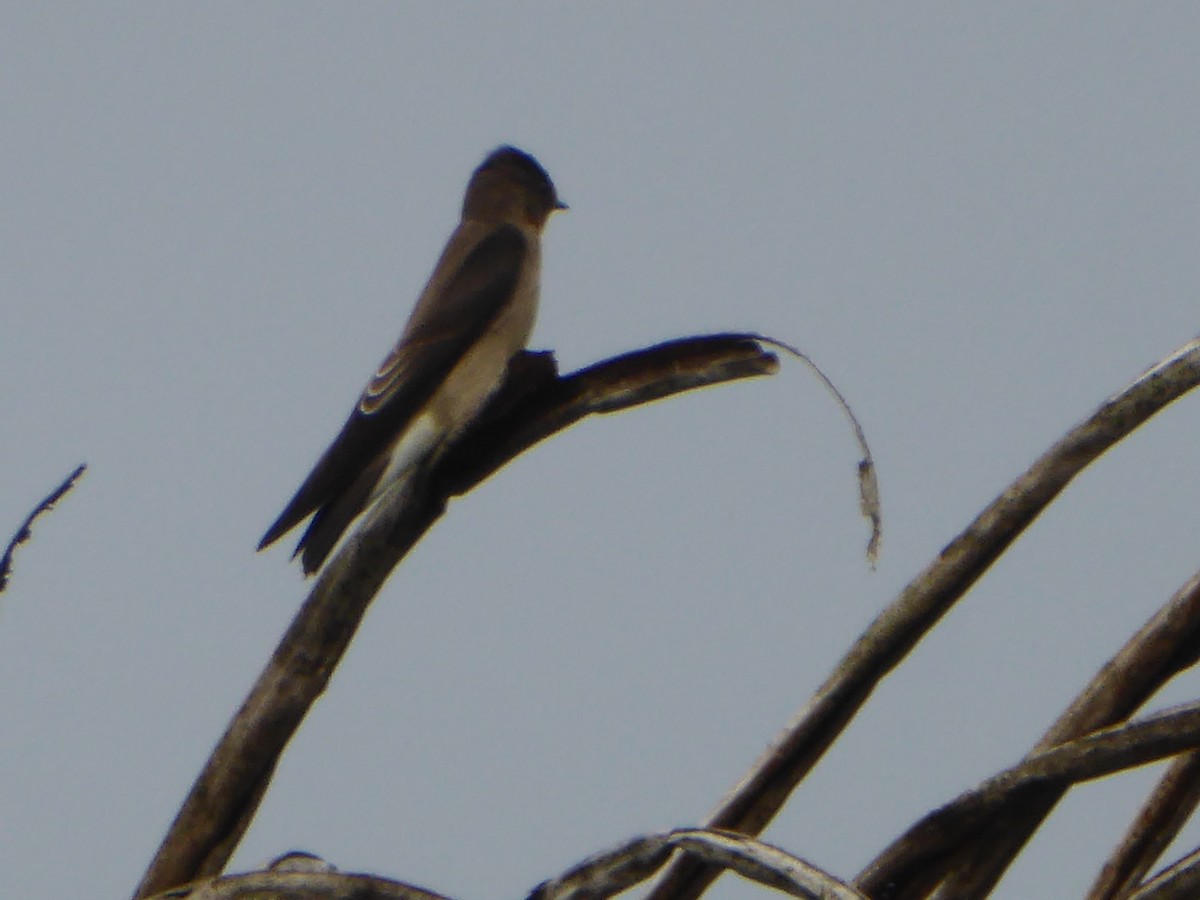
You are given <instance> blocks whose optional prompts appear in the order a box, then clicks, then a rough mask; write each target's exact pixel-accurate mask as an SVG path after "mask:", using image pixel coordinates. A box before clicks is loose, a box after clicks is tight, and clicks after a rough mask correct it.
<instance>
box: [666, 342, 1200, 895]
mask: <svg viewBox="0 0 1200 900" xmlns="http://www.w3.org/2000/svg"><path fill="white" fill-rule="evenodd" d="M1197 384H1200V340H1193V341H1190V342H1188V343H1187V344H1185V345H1184V346H1183V347H1181V348H1179V349H1178V350H1177V351H1175V352H1174V353H1172V354H1171V355H1170V356H1169V357H1167V358H1166V359H1164V360H1163V361H1162V362H1160V363H1159V364H1158V365H1156V366H1154V367H1153V368H1152V369H1150V370H1148V371H1147V372H1145V373H1143V374H1142V375H1141V376H1140V377H1139V378H1138V379H1137V380H1136V381H1134V382H1133V384H1131V385H1129V386H1128V387H1127V388H1125V389H1124V390H1123V391H1121V392H1119V393H1117V394H1115V395H1114V396H1112V397H1110V398H1109V399H1108V400H1106V401H1105V402H1104V403H1103V404H1102V405H1101V406H1100V408H1099V409H1097V410H1096V412H1094V413H1093V414H1092V415H1091V416H1090V417H1088V418H1087V419H1086V420H1085V421H1083V422H1081V423H1080V424H1079V425H1076V426H1075V427H1074V428H1072V429H1071V430H1070V431H1068V432H1067V433H1066V434H1065V435H1064V436H1063V437H1062V439H1061V440H1059V441H1058V442H1057V443H1056V444H1054V445H1053V446H1052V447H1051V448H1050V449H1049V450H1047V451H1046V452H1045V453H1044V454H1042V456H1041V457H1039V458H1038V459H1037V460H1036V461H1035V462H1034V463H1033V465H1031V466H1030V467H1029V468H1028V469H1027V470H1026V471H1025V472H1024V473H1023V474H1022V475H1021V476H1020V477H1018V478H1017V479H1016V480H1015V481H1014V482H1013V483H1012V484H1010V485H1009V486H1008V487H1007V488H1006V489H1005V490H1004V491H1003V492H1002V493H1001V494H1000V496H998V497H997V498H996V499H995V500H993V501H992V502H991V503H990V504H989V505H988V506H987V507H986V508H985V509H984V510H983V512H981V513H980V514H979V516H978V517H977V518H976V519H975V520H974V521H973V522H972V523H971V524H970V525H968V526H967V528H966V530H964V531H963V532H962V533H961V534H959V535H958V537H956V538H955V539H954V540H953V541H951V542H950V543H949V544H948V545H947V546H946V547H945V549H943V550H942V551H941V553H939V554H938V556H937V557H936V558H935V559H934V560H933V561H932V562H930V563H929V564H928V565H927V566H926V567H925V569H924V570H923V571H922V572H921V573H920V574H918V575H917V576H916V578H914V579H913V580H912V581H911V582H909V583H908V585H907V586H906V587H905V588H904V589H903V590H902V591H901V592H900V595H899V596H898V597H897V598H896V599H895V600H894V601H892V603H891V604H890V605H889V606H888V607H887V608H886V609H885V610H884V611H883V612H882V613H880V615H879V616H878V617H877V618H876V619H875V621H874V622H872V623H871V625H870V626H869V627H868V628H867V630H866V631H865V632H863V634H862V635H861V636H860V637H859V638H858V640H857V641H855V643H854V645H853V646H852V647H851V648H850V650H849V651H848V652H847V653H846V655H845V656H844V657H843V658H842V660H841V662H839V663H838V665H837V667H836V668H835V669H834V671H833V673H832V674H831V675H830V676H829V678H827V679H826V681H825V683H824V684H823V685H821V687H820V688H819V689H818V690H817V692H816V694H814V695H813V697H812V698H811V699H810V700H809V701H808V704H807V705H806V706H805V707H804V709H802V710H801V711H800V712H799V713H798V714H797V715H796V717H795V718H794V719H793V720H792V721H791V722H790V723H788V725H787V726H786V728H785V730H784V733H783V734H782V735H781V736H780V737H779V738H778V739H777V740H776V741H775V743H774V744H773V745H772V746H771V747H770V748H769V749H768V750H767V752H766V753H765V754H764V755H763V757H762V758H761V759H760V760H759V761H758V762H757V763H755V765H754V766H753V767H752V768H751V769H750V771H749V772H747V773H746V775H744V776H743V778H742V780H741V781H740V782H739V783H738V784H737V785H736V786H735V787H734V788H733V789H732V790H731V791H730V792H729V794H728V795H727V797H726V798H725V799H724V800H723V801H722V802H721V805H720V807H719V808H718V810H717V811H716V812H715V813H714V814H713V815H712V816H710V818H709V820H708V822H707V823H706V824H707V825H708V827H710V828H726V829H730V830H733V831H738V832H742V833H744V834H750V835H755V834H759V833H760V832H761V831H762V829H763V828H765V827H766V825H767V823H768V822H770V821H771V819H772V818H774V816H775V814H776V813H777V812H779V810H780V809H781V808H782V806H783V804H784V803H785V802H786V801H787V798H788V797H789V796H790V794H791V791H792V790H793V789H794V788H795V787H796V785H797V784H799V783H800V780H801V779H802V778H804V776H805V775H807V774H808V772H809V771H810V770H811V769H812V767H813V766H814V765H816V763H817V760H819V759H820V758H821V756H822V755H823V754H824V753H825V751H826V750H827V749H828V748H829V746H830V745H831V744H832V743H833V741H834V740H835V739H836V738H837V737H838V735H840V734H841V732H842V730H843V729H844V728H845V727H846V725H847V724H848V723H849V722H850V720H851V719H852V718H853V717H854V715H855V714H856V713H857V712H858V710H859V709H860V708H861V707H862V706H863V704H864V703H866V701H867V698H868V697H870V695H871V693H872V691H874V689H875V686H876V685H877V684H879V682H880V681H881V680H882V679H883V678H884V677H885V676H886V675H887V674H888V673H889V672H890V671H891V670H892V669H894V668H895V667H896V666H898V665H899V664H900V662H901V661H902V660H903V659H904V657H905V656H907V655H908V653H909V651H911V650H912V649H913V648H914V647H915V646H916V645H917V643H918V642H919V641H920V640H921V638H923V637H924V636H925V635H926V634H927V633H928V632H929V631H930V629H932V628H933V627H934V625H936V624H937V623H938V621H939V620H940V619H941V617H942V616H943V615H945V614H946V612H947V611H948V610H949V609H950V608H951V607H952V606H953V605H954V604H955V603H956V602H957V601H958V600H959V598H961V597H962V596H963V594H965V593H966V592H967V590H968V589H969V588H970V587H971V586H972V585H973V584H974V583H975V582H976V581H977V580H978V579H979V578H980V577H981V576H982V575H983V573H984V572H986V571H987V569H988V567H989V566H991V564H992V563H993V562H995V561H996V559H997V558H998V557H999V556H1000V554H1002V553H1003V552H1004V551H1005V550H1006V549H1007V548H1008V547H1009V545H1010V544H1012V542H1013V541H1015V540H1016V539H1017V537H1018V536H1019V535H1020V534H1021V533H1022V532H1023V531H1024V530H1025V529H1026V528H1027V527H1028V526H1029V525H1030V524H1031V523H1032V522H1033V521H1034V520H1035V519H1036V518H1037V517H1038V515H1040V514H1041V512H1042V510H1044V509H1045V508H1046V507H1047V506H1048V505H1049V504H1050V503H1051V502H1052V501H1053V500H1054V499H1055V498H1056V497H1057V496H1058V495H1059V493H1060V492H1061V491H1062V490H1063V489H1064V488H1065V487H1066V486H1067V485H1068V484H1069V483H1070V482H1071V480H1072V479H1073V478H1074V477H1075V476H1076V475H1078V474H1079V473H1080V472H1081V471H1082V470H1083V469H1084V468H1085V467H1086V466H1087V465H1088V464H1089V463H1091V462H1092V461H1093V460H1095V459H1096V458H1097V457H1098V456H1100V455H1101V454H1102V453H1104V452H1105V451H1106V450H1107V449H1108V448H1109V447H1111V446H1113V445H1114V444H1116V443H1117V442H1118V441H1120V440H1121V439H1122V438H1124V437H1125V436H1126V435H1128V434H1129V433H1130V432H1132V431H1133V430H1134V429H1135V428H1137V427H1138V426H1139V425H1141V424H1142V423H1143V422H1145V421H1146V420H1147V419H1149V418H1150V417H1151V416H1153V415H1154V414H1155V413H1157V412H1158V411H1159V410H1161V409H1163V408H1164V407H1165V406H1167V404H1169V403H1171V402H1172V401H1173V400H1176V399H1177V398H1179V397H1181V396H1183V395H1184V394H1185V393H1187V392H1188V391H1190V390H1191V389H1192V388H1194V387H1195V386H1196V385H1197ZM1093 727H1094V726H1093ZM716 875H717V872H716V870H714V869H712V868H710V867H705V866H704V865H703V864H701V863H697V862H696V861H695V860H693V859H689V858H687V857H680V858H678V859H676V860H674V861H673V862H672V863H671V865H670V866H669V867H668V869H667V871H666V872H665V873H664V876H663V878H662V879H661V880H660V882H659V883H658V885H657V886H656V887H655V889H654V891H653V893H652V894H651V895H650V896H651V900H694V898H696V897H698V896H699V895H700V894H701V893H702V892H703V891H704V889H705V888H706V887H707V886H708V884H709V883H710V882H711V881H712V880H713V878H715V877H716ZM953 896H963V895H953Z"/></svg>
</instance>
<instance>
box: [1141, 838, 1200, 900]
mask: <svg viewBox="0 0 1200 900" xmlns="http://www.w3.org/2000/svg"><path fill="white" fill-rule="evenodd" d="M1198 894H1200V849H1196V850H1193V851H1192V852H1191V853H1189V854H1188V855H1187V856H1185V857H1183V859H1180V860H1177V861H1176V862H1174V863H1172V864H1171V865H1170V866H1168V867H1167V868H1166V869H1163V871H1161V872H1159V873H1157V874H1156V875H1155V876H1154V877H1153V878H1151V879H1150V880H1149V881H1147V882H1146V883H1145V884H1143V885H1141V886H1140V887H1139V888H1138V889H1137V890H1136V891H1134V892H1133V893H1131V894H1129V897H1128V900H1194V898H1195V897H1196V896H1197V895H1198Z"/></svg>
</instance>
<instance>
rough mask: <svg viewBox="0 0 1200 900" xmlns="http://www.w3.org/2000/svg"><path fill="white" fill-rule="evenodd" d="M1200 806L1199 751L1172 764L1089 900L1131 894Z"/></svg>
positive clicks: (1108, 863)
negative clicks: (1198, 805)
mask: <svg viewBox="0 0 1200 900" xmlns="http://www.w3.org/2000/svg"><path fill="white" fill-rule="evenodd" d="M1198 803H1200V752H1195V751H1193V752H1192V753H1185V754H1183V755H1182V756H1180V757H1178V758H1177V759H1174V760H1172V761H1171V765H1170V766H1168V767H1167V771H1166V772H1164V773H1163V775H1162V777H1161V778H1159V780H1158V783H1157V784H1156V785H1155V786H1154V790H1153V791H1152V792H1151V793H1150V796H1149V797H1148V798H1147V799H1146V802H1145V803H1144V804H1143V806H1142V809H1141V810H1140V811H1139V812H1138V815H1137V816H1136V817H1135V818H1134V820H1133V822H1132V823H1131V824H1130V826H1129V830H1128V831H1126V833H1125V836H1124V837H1123V838H1122V839H1121V842H1120V844H1118V845H1117V847H1116V849H1115V850H1114V851H1113V853H1112V854H1111V856H1110V857H1109V859H1108V861H1107V862H1106V863H1105V864H1104V866H1103V868H1102V869H1101V870H1100V874H1099V876H1097V878H1096V882H1095V884H1093V885H1092V889H1091V890H1090V891H1088V895H1087V896H1088V900H1114V898H1117V897H1124V896H1126V895H1128V894H1130V893H1132V892H1133V889H1134V888H1135V887H1137V885H1138V884H1139V883H1140V882H1141V880H1142V879H1143V878H1145V876H1146V873H1147V872H1149V871H1150V867H1151V866H1153V865H1154V862H1155V860H1157V859H1158V858H1159V857H1160V856H1162V854H1163V853H1164V852H1165V851H1166V849H1167V847H1169V846H1170V845H1171V842H1172V841H1174V840H1175V838H1176V837H1177V836H1178V835H1179V832H1180V831H1181V830H1182V829H1183V826H1184V825H1185V824H1187V821H1188V819H1189V818H1191V815H1192V813H1193V812H1194V811H1195V809H1196V805H1197V804H1198Z"/></svg>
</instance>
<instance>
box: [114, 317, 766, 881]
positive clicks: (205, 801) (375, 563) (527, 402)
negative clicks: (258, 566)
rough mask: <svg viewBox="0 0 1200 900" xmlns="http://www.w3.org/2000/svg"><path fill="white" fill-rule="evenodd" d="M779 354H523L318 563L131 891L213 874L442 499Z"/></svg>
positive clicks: (696, 346)
mask: <svg viewBox="0 0 1200 900" xmlns="http://www.w3.org/2000/svg"><path fill="white" fill-rule="evenodd" d="M777 367H778V361H777V360H776V358H775V357H774V356H773V355H771V354H770V353H768V352H766V351H765V350H763V348H762V347H761V346H760V345H759V344H758V343H757V342H756V341H754V340H753V339H750V338H746V337H744V336H741V335H714V336H710V337H701V338H691V339H687V340H680V341H672V342H669V343H666V344H660V345H657V346H655V347H650V348H648V349H646V350H643V351H640V352H638V353H631V354H628V355H625V356H621V357H618V358H616V359H612V360H609V361H607V362H604V363H601V364H599V365H596V366H593V367H591V368H588V369H584V370H583V371H580V372H577V373H575V374H573V375H570V376H566V377H562V378H559V377H556V375H555V371H554V364H553V359H552V357H550V356H549V354H527V355H526V356H524V357H522V358H520V359H519V360H518V362H517V364H516V365H515V366H514V368H513V369H512V371H511V372H510V377H509V384H508V385H507V386H506V388H505V389H504V390H503V391H502V392H501V394H500V395H499V396H498V397H497V398H496V399H495V400H494V401H493V403H492V404H490V406H489V411H488V412H487V413H486V414H485V416H484V417H483V420H482V421H481V424H480V425H479V427H478V428H476V429H473V430H472V431H471V432H469V433H468V434H467V435H465V436H464V437H463V439H462V441H461V443H460V444H458V445H456V447H455V448H453V449H452V450H451V451H449V452H448V453H447V454H446V455H445V456H444V457H443V458H442V459H441V460H440V461H439V463H438V466H437V468H436V469H435V470H434V471H433V472H431V473H429V476H428V478H427V479H425V480H416V479H413V480H410V481H408V482H406V483H405V489H404V492H403V494H402V495H398V496H393V497H390V498H388V500H387V501H385V502H381V503H380V504H379V505H378V506H377V508H376V509H375V510H373V512H372V513H371V514H369V515H368V517H367V520H366V521H364V523H363V524H362V526H361V527H360V528H359V530H358V531H357V532H356V533H355V535H354V536H353V537H351V538H350V539H349V540H347V541H346V542H345V544H344V545H343V547H342V548H341V549H340V550H339V552H338V553H337V554H336V555H335V556H334V558H333V559H331V560H330V561H329V562H328V563H327V564H326V565H325V567H324V568H323V569H322V570H321V572H320V574H319V575H318V577H317V580H316V582H315V584H314V585H313V588H312V590H311V592H310V593H309V596H308V599H307V600H306V601H305V602H304V605H303V607H302V608H301V609H300V612H299V613H298V614H297V616H296V618H295V620H294V621H293V623H292V625H291V627H290V628H289V629H288V631H287V633H286V634H285V635H284V637H283V639H282V640H281V642H280V644H279V646H278V648H277V649H276V650H275V653H274V655H273V656H272V658H271V660H270V661H269V662H268V664H267V666H266V668H265V669H264V671H263V673H262V674H261V675H260V676H259V679H258V681H257V683H256V684H255V685H254V687H253V688H252V689H251V692H250V695H249V696H248V697H247V699H246V701H245V703H244V704H243V705H242V708H241V709H240V710H239V711H238V713H237V714H236V716H235V717H234V719H233V721H232V722H231V723H230V725H229V728H228V729H227V731H226V732H225V735H224V736H223V737H222V738H221V740H220V742H219V743H218V745H217V747H216V748H215V749H214V751H213V753H212V755H211V756H210V758H209V760H208V762H207V764H206V765H205V767H204V769H203V771H202V772H201V773H200V775H199V776H198V777H197V779H196V782H195V784H194V785H193V786H192V790H191V792H190V793H189V795H188V797H187V799H186V800H185V801H184V804H183V806H182V808H181V809H180V811H179V813H178V815H177V816H176V819H175V821H174V823H173V824H172V825H171V828H170V830H169V831H168V833H167V835H166V837H165V838H164V839H163V843H162V845H161V846H160V848H159V850H158V853H157V854H156V855H155V858H154V860H153V861H152V863H151V864H150V867H149V869H148V870H147V872H146V874H145V876H143V879H142V883H141V884H140V885H139V886H138V888H137V891H136V892H135V895H134V896H135V897H137V898H142V897H147V896H149V895H151V894H154V893H158V892H160V891H163V890H166V889H168V888H171V887H173V886H175V885H179V884H183V883H184V882H188V881H192V880H194V879H196V878H201V877H205V876H212V875H217V874H219V873H220V872H221V871H222V869H223V868H224V866H225V864H226V862H227V861H228V859H229V857H230V855H231V854H232V853H233V850H234V848H235V847H236V846H237V843H238V841H239V840H240V839H241V836H242V834H243V833H244V832H245V830H246V828H247V827H249V824H250V821H251V819H252V818H253V816H254V813H255V811H256V810H257V808H258V803H259V801H260V799H261V797H262V795H263V792H264V791H265V790H266V787H267V784H268V783H269V781H270V778H271V775H272V773H273V772H274V770H275V766H276V764H277V762H278V760H279V757H280V755H281V754H282V752H283V749H284V747H285V746H286V745H287V743H288V741H289V740H290V739H291V736H292V735H293V734H294V733H295V731H296V729H297V728H298V727H299V725H300V722H301V720H302V719H303V718H304V716H305V714H306V713H307V712H308V710H309V708H310V707H311V706H312V704H313V703H314V702H315V701H316V699H317V697H318V696H320V694H321V692H322V691H323V690H324V689H325V685H326V684H327V683H328V681H329V678H330V676H331V675H332V673H333V670H334V668H335V666H336V665H337V663H338V661H339V660H340V659H341V657H342V654H343V653H344V652H345V650H346V648H347V647H348V645H349V643H350V640H351V639H352V638H353V636H354V633H355V631H356V629H357V628H358V625H359V623H360V622H361V621H362V617H363V615H365V613H366V609H367V606H368V605H369V604H370V602H371V600H372V599H373V598H374V596H375V594H376V592H377V591H378V590H379V588H380V587H381V586H382V585H383V582H384V581H385V580H386V579H387V577H388V575H389V574H390V573H391V571H392V569H393V568H395V566H396V565H397V564H398V563H399V562H400V560H401V559H403V558H404V556H405V554H406V553H407V552H408V550H409V549H410V548H411V547H412V546H413V544H415V543H416V541H417V540H418V539H419V538H420V536H421V535H422V534H424V533H425V531H427V530H428V529H429V527H430V526H431V525H432V524H433V523H434V522H435V521H436V520H437V519H438V517H439V516H440V515H441V514H442V511H443V510H444V509H445V505H446V502H447V499H448V498H449V497H450V496H453V495H455V494H461V493H463V492H465V491H467V490H469V489H470V488H471V487H473V486H474V485H476V484H478V483H479V482H480V481H482V480H483V479H484V478H486V477H487V476H488V475H490V474H491V473H492V472H494V471H495V470H496V469H498V468H499V467H500V466H502V465H503V464H504V463H506V462H507V461H508V460H510V459H512V458H513V457H515V456H516V455H517V454H519V453H521V452H522V451H523V450H525V449H527V448H529V447H531V446H533V445H534V444H536V443H537V442H538V441H540V440H542V439H544V438H546V437H547V436H549V435H551V434H554V433H555V432H557V431H561V430H562V429H564V428H566V427H568V426H569V425H571V424H573V423H574V422H577V421H579V420H580V419H582V418H584V417H585V416H588V415H591V414H592V413H601V412H613V411H616V410H620V409H626V408H628V407H632V406H637V405H639V404H642V403H647V402H650V401H651V400H657V399H660V398H662V397H666V396H669V395H671V394H675V393H679V392H681V391H686V390H691V389H694V388H698V387H704V386H707V385H713V384H719V383H721V382H725V381H730V380H734V379H739V378H748V377H753V376H759V375H768V374H771V373H773V372H775V371H776V369H777Z"/></svg>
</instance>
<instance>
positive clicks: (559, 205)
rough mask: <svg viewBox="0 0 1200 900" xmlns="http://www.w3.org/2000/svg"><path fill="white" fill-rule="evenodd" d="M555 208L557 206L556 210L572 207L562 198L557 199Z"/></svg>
mask: <svg viewBox="0 0 1200 900" xmlns="http://www.w3.org/2000/svg"><path fill="white" fill-rule="evenodd" d="M554 208H555V210H559V209H570V208H571V207H569V206H567V204H565V203H563V202H562V201H561V200H556V201H555V202H554Z"/></svg>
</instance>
